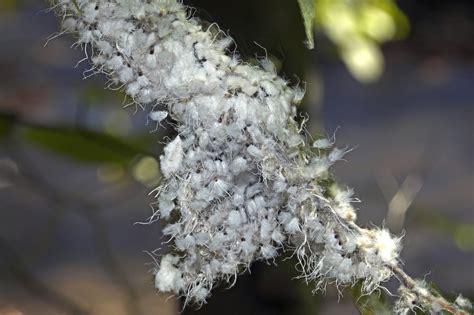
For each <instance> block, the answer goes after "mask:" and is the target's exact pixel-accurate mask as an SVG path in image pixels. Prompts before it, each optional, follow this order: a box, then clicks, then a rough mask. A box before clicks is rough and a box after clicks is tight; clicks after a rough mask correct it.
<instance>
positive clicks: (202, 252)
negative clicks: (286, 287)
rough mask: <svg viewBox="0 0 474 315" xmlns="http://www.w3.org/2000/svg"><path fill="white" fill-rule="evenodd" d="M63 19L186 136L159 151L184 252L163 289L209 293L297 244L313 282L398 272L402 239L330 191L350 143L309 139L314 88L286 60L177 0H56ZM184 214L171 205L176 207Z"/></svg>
mask: <svg viewBox="0 0 474 315" xmlns="http://www.w3.org/2000/svg"><path fill="white" fill-rule="evenodd" d="M53 3H54V8H55V11H56V13H57V14H58V15H59V16H61V17H62V20H63V29H64V30H65V31H68V32H74V33H76V34H77V38H78V42H77V43H78V44H79V45H81V46H82V47H84V48H85V49H88V50H89V51H91V50H92V51H93V55H92V57H91V61H92V65H93V67H92V71H94V72H101V73H105V74H107V75H108V77H109V79H110V80H111V82H112V84H115V86H116V87H120V88H121V89H122V90H123V91H125V93H127V95H128V96H129V97H130V98H131V100H132V102H133V103H135V104H137V105H139V106H140V107H143V108H146V107H147V106H150V107H151V108H155V106H157V105H158V104H160V106H164V107H165V109H166V110H163V111H152V112H151V114H150V118H151V119H152V120H155V121H157V122H160V121H162V120H163V119H165V118H166V116H169V117H170V118H171V119H172V120H173V122H174V123H173V125H174V126H176V131H177V132H178V134H179V135H178V136H176V137H175V138H174V139H173V140H172V141H170V142H169V143H168V144H167V145H166V146H165V148H164V154H163V155H162V156H161V157H160V162H161V171H162V174H163V175H164V178H163V181H162V183H161V186H160V188H159V189H157V191H159V194H158V195H157V205H158V211H157V213H156V214H155V215H154V217H159V218H161V219H163V220H165V221H168V224H167V225H166V227H165V228H164V230H163V234H165V235H166V236H169V237H170V238H171V242H170V244H171V247H172V248H173V249H174V250H175V254H168V255H165V256H163V257H162V258H161V262H160V263H159V264H158V265H157V268H156V272H155V285H156V287H157V288H158V289H159V290H160V291H162V292H172V293H175V294H177V295H181V296H185V297H186V301H191V300H192V301H196V302H197V303H204V302H205V300H206V298H208V296H209V295H210V292H211V289H212V287H213V285H214V284H215V283H216V282H218V281H221V282H222V281H224V282H226V281H227V282H232V281H233V280H235V277H236V276H237V274H239V273H241V272H242V271H244V270H246V269H247V268H249V267H250V265H251V264H252V263H253V262H255V261H257V260H273V259H274V258H275V257H276V256H277V255H280V254H282V253H283V252H285V251H288V250H289V251H292V252H294V253H295V254H296V255H295V257H297V258H298V261H299V265H300V266H299V267H300V268H299V269H300V270H302V273H303V275H302V276H303V277H304V278H305V280H306V281H315V284H316V287H317V288H324V286H325V285H326V283H328V282H335V283H337V284H352V283H354V282H355V281H358V280H359V279H361V280H363V281H364V286H363V288H364V290H366V291H371V290H373V289H375V288H377V287H378V286H379V284H380V283H381V282H383V281H386V280H388V279H389V278H390V277H391V276H392V271H391V268H390V265H391V264H394V263H396V261H397V259H398V253H399V250H400V245H399V241H398V240H397V239H395V238H393V237H392V236H390V234H389V233H388V232H387V231H385V230H366V229H361V228H359V227H357V226H356V225H355V222H354V220H355V217H356V216H355V211H354V209H353V207H352V206H351V202H352V201H353V200H352V197H351V196H352V192H351V191H349V190H342V189H336V190H334V189H331V187H330V185H329V184H328V183H331V182H332V177H331V174H330V172H329V168H330V167H331V166H332V165H333V164H334V163H336V162H337V161H338V160H340V159H342V158H343V156H344V154H345V153H346V152H347V151H346V150H344V149H338V148H334V147H333V142H332V141H330V140H328V139H321V140H317V141H316V142H314V143H309V142H308V141H307V139H306V138H305V137H304V136H303V133H302V130H303V126H301V125H300V124H298V123H297V122H296V120H295V117H296V108H295V107H294V104H295V103H299V102H300V101H301V99H302V98H303V95H304V90H303V89H301V88H299V87H291V86H288V84H287V81H285V80H284V79H282V78H280V77H279V76H277V74H276V71H275V67H274V65H273V64H272V63H271V62H270V61H269V60H266V59H264V60H262V62H261V63H260V65H259V66H253V65H249V64H246V63H245V62H243V61H242V60H240V58H239V57H238V55H236V54H230V53H229V52H227V51H226V47H228V45H230V44H231V43H232V39H231V38H229V37H227V36H226V35H225V34H223V32H219V31H216V28H213V27H211V28H203V27H202V26H201V25H200V22H199V20H198V19H197V18H194V17H192V15H191V14H190V11H189V10H188V9H187V8H186V7H185V6H184V5H182V4H181V3H179V2H176V1H173V0H152V1H145V0H143V1H141V0H108V1H98V0H75V1H72V0H54V1H53ZM171 214H173V215H171Z"/></svg>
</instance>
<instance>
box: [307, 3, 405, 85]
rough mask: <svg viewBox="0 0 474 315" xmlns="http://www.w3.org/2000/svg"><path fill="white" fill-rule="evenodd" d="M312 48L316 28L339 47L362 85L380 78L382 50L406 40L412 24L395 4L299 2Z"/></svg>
mask: <svg viewBox="0 0 474 315" xmlns="http://www.w3.org/2000/svg"><path fill="white" fill-rule="evenodd" d="M298 4H299V5H300V9H301V14H302V16H303V20H304V26H305V29H306V34H307V37H308V43H309V47H310V48H312V47H313V46H314V45H313V34H312V31H313V30H312V29H313V26H314V27H315V28H316V30H318V31H321V32H323V33H324V34H325V35H326V36H327V37H328V38H329V39H330V40H331V41H332V42H333V43H334V45H335V46H336V47H337V50H338V53H339V55H340V57H341V58H342V60H343V61H344V63H345V64H346V66H347V68H348V69H349V71H350V72H351V74H352V75H353V76H354V78H356V79H357V80H358V81H360V82H364V83H368V82H373V81H375V80H377V79H378V78H380V76H381V74H382V72H383V67H384V59H383V54H382V51H381V48H380V46H381V45H382V44H383V43H385V42H388V41H391V40H397V39H402V38H404V37H405V36H406V35H407V33H408V31H409V28H410V26H409V22H408V19H407V17H406V16H405V15H404V14H403V12H402V11H401V10H400V9H399V8H398V7H397V5H396V4H395V2H394V1H392V0H298Z"/></svg>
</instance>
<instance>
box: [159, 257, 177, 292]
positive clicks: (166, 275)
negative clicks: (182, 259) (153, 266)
mask: <svg viewBox="0 0 474 315" xmlns="http://www.w3.org/2000/svg"><path fill="white" fill-rule="evenodd" d="M178 261H179V259H178V257H175V256H172V255H166V256H163V258H162V259H161V264H160V268H159V269H158V271H157V273H156V274H155V286H156V288H158V290H160V291H163V292H176V291H179V290H181V289H182V287H183V281H182V279H181V271H180V270H179V269H178V268H176V267H175V264H176V263H177V262H178Z"/></svg>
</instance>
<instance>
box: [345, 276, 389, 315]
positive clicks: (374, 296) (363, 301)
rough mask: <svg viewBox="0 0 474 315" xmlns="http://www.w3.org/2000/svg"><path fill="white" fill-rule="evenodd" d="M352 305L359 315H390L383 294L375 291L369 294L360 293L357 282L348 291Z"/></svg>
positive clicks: (359, 286)
mask: <svg viewBox="0 0 474 315" xmlns="http://www.w3.org/2000/svg"><path fill="white" fill-rule="evenodd" d="M350 291H351V295H352V299H353V301H354V305H355V306H356V308H357V310H358V311H359V312H360V314H361V315H390V314H392V312H391V310H390V306H389V305H388V303H387V302H386V301H385V294H384V293H383V292H382V291H380V290H376V291H374V292H372V293H370V294H366V293H363V292H362V283H361V282H358V283H356V284H355V285H354V286H353V287H351V289H350Z"/></svg>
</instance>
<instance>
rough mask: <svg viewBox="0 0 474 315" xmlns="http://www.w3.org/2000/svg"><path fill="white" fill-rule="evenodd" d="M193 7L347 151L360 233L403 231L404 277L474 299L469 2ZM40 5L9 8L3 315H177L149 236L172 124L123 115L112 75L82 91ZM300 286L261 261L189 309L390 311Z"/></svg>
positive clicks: (473, 57) (72, 54) (0, 195)
mask: <svg viewBox="0 0 474 315" xmlns="http://www.w3.org/2000/svg"><path fill="white" fill-rule="evenodd" d="M184 2H185V3H186V4H189V5H191V6H193V7H195V8H197V10H196V13H195V15H196V16H199V17H200V18H202V19H203V20H206V21H209V22H217V23H218V24H219V25H220V27H221V28H222V29H223V30H224V31H226V32H228V33H229V34H230V35H231V36H233V37H234V38H235V40H236V43H237V45H238V47H239V51H240V53H241V55H242V57H243V59H245V60H247V61H248V62H252V61H255V60H256V59H257V58H261V57H264V56H268V57H269V58H270V59H272V61H274V63H275V64H276V66H277V68H278V69H279V71H280V73H281V74H282V75H283V76H284V77H285V78H287V79H288V80H289V81H290V82H292V83H293V84H297V83H298V82H305V84H306V90H307V96H306V98H305V100H304V102H303V104H302V105H301V106H300V108H299V109H300V111H301V113H302V115H308V116H309V117H310V120H309V125H308V129H309V131H310V132H311V133H312V134H313V135H329V136H332V135H333V134H335V135H336V138H337V144H338V145H339V146H345V145H349V146H352V147H355V150H353V151H352V152H351V153H350V154H349V155H348V156H347V162H342V163H339V164H338V165H337V167H336V168H335V173H336V176H337V178H338V180H339V182H340V183H345V184H347V185H349V186H351V187H354V188H355V191H356V196H357V197H358V198H359V199H361V201H362V202H361V203H360V204H357V205H356V206H357V207H358V208H359V222H360V224H362V225H371V224H376V225H379V226H380V225H384V226H385V227H387V228H389V229H390V230H391V231H392V232H393V233H397V234H402V235H404V249H403V252H402V257H403V260H404V261H405V262H406V270H407V271H408V273H410V274H411V275H413V276H417V277H421V278H423V277H424V278H425V279H426V280H427V281H428V282H433V283H436V286H437V288H438V289H439V290H440V291H441V292H443V293H444V294H446V295H447V296H450V297H453V296H455V295H456V293H462V294H463V295H464V296H467V297H468V298H471V300H472V299H473V297H474V267H473V266H474V212H473V206H474V197H473V195H474V167H473V166H474V165H473V163H474V138H473V137H474V136H473V135H474V130H473V129H474V127H473V123H474V119H473V118H474V115H473V114H474V111H473V105H474V88H473V87H474V41H473V39H474V19H473V18H474V4H473V2H472V1H470V0H466V1H454V0H453V1H441V0H417V1H413V0H402V1H397V2H393V1H390V0H379V1H375V0H354V1H342V0H316V1H314V2H313V0H299V1H297V0H278V1H277V0H259V1H250V0H240V1H217V0H189V1H184ZM299 5H300V6H299ZM300 8H302V9H303V10H302V11H300ZM47 9H48V6H47V4H46V3H45V2H44V1H36V0H0V315H22V314H27V315H29V314H33V315H43V314H48V315H49V314H51V315H55V314H101V315H102V314H107V315H108V314H113V315H121V314H124V315H152V314H178V313H179V312H180V311H182V309H181V305H182V303H181V301H179V300H176V299H175V298H173V297H168V296H164V295H161V294H159V293H158V292H156V290H154V289H153V275H152V270H153V258H152V254H153V253H154V254H158V255H159V254H160V253H163V250H165V249H163V250H162V249H161V247H164V248H166V246H165V245H164V246H162V244H161V243H162V241H163V239H161V232H160V230H161V227H162V225H161V224H160V223H154V224H152V225H143V224H139V222H143V221H146V219H147V218H148V217H149V216H150V214H151V208H150V204H151V203H152V202H153V198H152V196H149V195H148V193H149V192H150V191H151V190H152V189H153V188H154V187H156V186H157V185H158V183H159V180H160V172H159V165H158V162H157V157H158V156H159V154H160V152H161V147H162V143H161V142H162V140H163V137H165V136H170V135H172V128H171V127H170V126H169V125H167V124H166V122H165V123H163V126H158V128H157V126H156V125H155V124H154V123H153V122H151V121H148V119H147V116H146V113H145V112H143V111H141V110H140V109H139V110H137V109H136V108H134V107H130V106H128V107H125V109H124V108H123V107H124V105H126V104H127V101H126V99H125V97H124V95H123V94H122V93H121V92H120V91H109V90H105V89H104V88H103V86H104V84H106V79H105V78H104V77H101V76H96V77H92V78H90V79H88V80H82V78H83V77H84V76H87V75H88V73H84V71H85V70H87V68H88V65H87V61H83V62H82V63H79V64H78V62H79V61H80V60H81V59H83V53H81V51H80V50H79V49H75V50H73V49H70V46H71V45H72V44H73V43H74V39H73V37H71V36H68V35H64V36H59V37H57V38H54V39H53V40H51V41H49V42H48V38H51V37H55V34H56V32H57V30H58V22H57V20H56V18H55V16H54V15H53V14H52V13H51V12H49V13H48V12H46V11H45V10H47ZM301 13H303V14H301ZM302 15H303V16H305V19H303V18H302ZM313 31H314V38H313V39H312V38H311V37H312V36H313V35H312V34H313ZM46 43H48V44H47V45H46V46H45V44H46ZM311 43H313V44H314V49H312V50H309V49H308V48H307V47H308V46H311ZM262 47H265V48H266V50H264V49H262ZM76 64H77V65H76ZM75 65H76V67H75ZM297 275H298V274H297V272H296V271H295V270H294V262H292V261H291V260H286V261H279V262H278V267H275V266H274V265H267V264H265V263H256V264H255V265H254V266H253V267H252V274H251V275H249V274H245V275H241V276H240V277H239V279H238V281H237V285H236V286H235V287H233V288H232V289H226V287H225V286H220V287H219V288H217V289H216V290H215V292H214V296H213V297H212V298H211V299H210V300H209V303H208V304H207V305H205V306H204V307H202V308H201V309H196V308H193V307H188V308H186V309H185V310H184V311H183V313H184V314H222V313H226V314H242V313H246V314H359V313H363V314H380V313H381V311H380V310H381V309H383V308H384V305H383V304H384V301H383V299H382V298H380V297H379V296H376V297H374V296H369V297H364V298H360V296H359V295H358V292H357V288H353V289H350V290H345V292H344V295H343V296H342V297H341V296H339V295H338V292H337V291H336V290H334V289H332V288H328V290H327V292H326V293H325V294H320V293H318V294H316V295H312V294H311V290H312V287H311V285H306V284H304V283H302V282H301V281H299V280H294V279H292V278H293V277H295V276H297ZM389 286H390V284H389Z"/></svg>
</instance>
